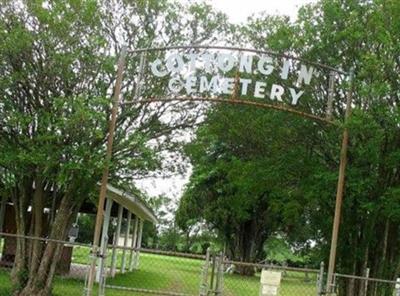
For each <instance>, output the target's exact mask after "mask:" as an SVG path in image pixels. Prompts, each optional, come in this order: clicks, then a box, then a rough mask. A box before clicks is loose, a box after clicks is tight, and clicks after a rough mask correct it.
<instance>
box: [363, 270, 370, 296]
mask: <svg viewBox="0 0 400 296" xmlns="http://www.w3.org/2000/svg"><path fill="white" fill-rule="evenodd" d="M369 272H370V270H369V268H368V267H367V268H366V269H365V283H364V291H363V296H367V292H368V278H369Z"/></svg>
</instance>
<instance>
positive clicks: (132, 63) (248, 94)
mask: <svg viewBox="0 0 400 296" xmlns="http://www.w3.org/2000/svg"><path fill="white" fill-rule="evenodd" d="M125 68H128V69H129V70H131V71H132V69H135V70H134V73H135V77H134V87H131V88H130V89H131V93H128V92H126V93H124V101H123V102H120V92H121V85H122V82H123V76H124V69H125ZM350 72H352V71H350ZM129 73H131V72H129ZM125 75H127V73H125ZM352 77H353V75H352V73H348V72H345V71H342V70H340V69H335V68H333V67H330V66H328V65H324V64H321V63H318V62H315V61H307V60H305V59H303V58H301V57H297V56H291V55H288V54H277V53H274V52H271V51H265V50H256V49H246V48H238V47H225V46H202V45H194V46H170V47H159V48H142V49H133V50H127V49H123V50H122V52H121V54H120V58H119V61H118V71H117V79H116V83H115V90H114V99H113V108H112V113H111V115H112V116H111V121H110V129H109V136H108V143H107V160H110V159H111V157H112V144H113V137H114V130H115V123H116V119H117V111H118V107H119V106H120V105H121V104H124V105H129V104H148V103H153V102H170V101H199V102H210V103H228V104H238V105H248V106H254V107H259V108H268V109H275V110H279V111H284V112H289V113H293V114H296V115H299V116H302V117H304V118H308V119H311V120H314V121H320V122H323V123H326V124H335V123H337V122H338V121H335V120H333V117H334V114H342V113H343V112H341V111H343V110H345V112H344V113H345V120H347V119H348V117H349V116H350V109H351V97H352ZM335 85H340V86H342V85H349V86H350V87H349V89H348V90H346V89H343V87H342V89H338V90H337V91H335ZM348 137H349V136H348V131H347V128H346V127H344V129H343V140H342V146H341V153H340V167H339V176H338V185H337V194H336V208H335V217H334V223H333V230H332V242H331V253H330V260H329V268H328V282H327V290H328V292H329V289H330V288H331V287H332V285H331V284H332V280H333V273H334V266H335V258H336V245H337V237H338V232H339V221H340V212H341V204H342V199H343V189H344V177H345V169H346V163H347V146H348ZM107 163H108V162H107ZM107 179H108V167H106V168H105V169H104V172H103V178H102V183H101V189H100V196H99V204H98V211H97V219H96V229H95V234H94V240H93V250H92V253H93V254H97V255H98V257H100V258H102V256H103V254H102V253H101V252H102V251H101V250H99V241H100V231H101V224H102V221H103V209H104V201H105V195H106V188H107ZM95 271H96V258H95V256H94V258H93V262H92V265H91V269H90V274H89V277H88V282H87V285H88V286H87V291H92V287H93V282H94V275H95Z"/></svg>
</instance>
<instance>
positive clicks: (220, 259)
mask: <svg viewBox="0 0 400 296" xmlns="http://www.w3.org/2000/svg"><path fill="white" fill-rule="evenodd" d="M223 287H224V255H223V253H222V252H219V253H215V252H212V251H210V250H209V249H208V250H207V255H206V260H205V263H204V266H203V269H202V275H201V285H200V294H199V295H200V296H209V295H218V296H221V295H223Z"/></svg>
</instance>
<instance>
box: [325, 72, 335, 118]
mask: <svg viewBox="0 0 400 296" xmlns="http://www.w3.org/2000/svg"><path fill="white" fill-rule="evenodd" d="M335 80H336V72H334V71H331V72H330V73H329V89H328V103H327V105H326V119H327V120H329V121H330V120H332V111H333V97H334V95H335Z"/></svg>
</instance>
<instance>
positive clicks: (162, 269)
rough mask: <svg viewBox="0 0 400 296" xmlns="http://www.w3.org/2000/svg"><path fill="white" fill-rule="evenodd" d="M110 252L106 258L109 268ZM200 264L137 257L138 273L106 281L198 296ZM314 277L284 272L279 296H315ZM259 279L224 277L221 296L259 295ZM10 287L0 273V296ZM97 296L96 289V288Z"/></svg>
mask: <svg viewBox="0 0 400 296" xmlns="http://www.w3.org/2000/svg"><path fill="white" fill-rule="evenodd" d="M117 258H118V259H117V266H118V267H120V266H121V265H120V264H121V258H122V251H119V252H118V257H117ZM126 258H127V266H129V258H130V252H129V251H128V252H126ZM110 259H111V252H110V253H109V256H108V259H107V261H108V264H109V261H110ZM89 260H90V259H89V249H88V248H85V247H76V248H75V249H74V253H73V261H74V263H79V264H87V263H88V262H89ZM203 264H204V261H203V260H198V259H189V258H180V257H173V256H164V255H155V254H146V253H143V252H142V253H141V254H140V267H139V269H138V270H134V271H132V272H126V273H124V274H117V275H116V276H115V278H108V279H107V285H113V286H121V287H126V288H139V289H149V290H155V291H169V292H179V293H185V294H190V295H198V293H199V289H200V279H201V269H202V266H203ZM315 283H316V278H315V275H314V274H313V275H310V276H309V278H308V279H307V278H306V277H305V274H304V273H300V272H287V273H286V275H284V276H283V279H282V283H281V288H280V292H279V295H281V296H289V295H298V296H302V295H304V296H308V295H316V288H315V285H316V284H315ZM83 289H84V281H83V280H75V279H67V278H62V277H57V278H56V279H55V282H54V295H55V296H78V295H82V292H83ZM259 289H260V277H259V274H256V275H255V276H250V277H249V276H240V275H236V274H224V295H227V296H250V295H259ZM10 290H11V284H10V280H9V270H0V296H3V295H4V296H5V295H7V296H8V295H10ZM95 290H96V291H95V295H97V287H95ZM106 295H107V296H128V295H138V296H142V295H149V294H141V293H138V292H134V291H124V290H117V289H107V293H106Z"/></svg>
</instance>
